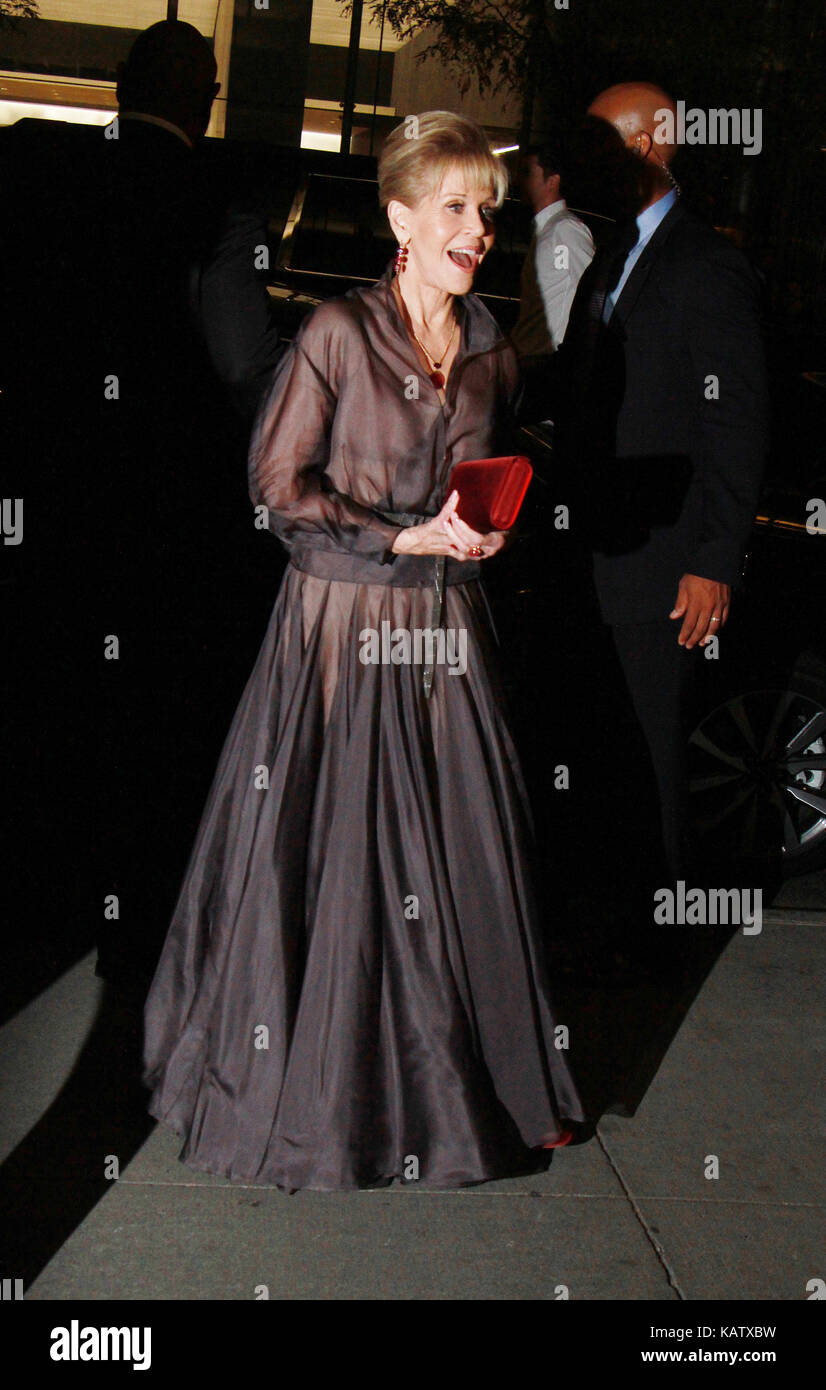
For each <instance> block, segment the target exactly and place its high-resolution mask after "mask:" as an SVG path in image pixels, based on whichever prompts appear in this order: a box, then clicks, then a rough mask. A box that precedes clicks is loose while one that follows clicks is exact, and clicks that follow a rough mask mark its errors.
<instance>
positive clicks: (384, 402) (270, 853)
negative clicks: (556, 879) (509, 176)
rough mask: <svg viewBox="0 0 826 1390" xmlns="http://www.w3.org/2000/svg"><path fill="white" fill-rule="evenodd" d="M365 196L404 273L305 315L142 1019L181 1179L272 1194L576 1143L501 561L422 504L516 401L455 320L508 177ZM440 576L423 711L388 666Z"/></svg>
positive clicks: (495, 430) (464, 155)
mask: <svg viewBox="0 0 826 1390" xmlns="http://www.w3.org/2000/svg"><path fill="white" fill-rule="evenodd" d="M411 129H413V134H412V138H411ZM379 192H380V197H381V201H382V205H383V206H384V207H386V208H387V211H388V216H389V219H390V223H391V226H392V228H393V231H394V233H395V235H396V237H397V240H398V241H399V245H400V252H399V255H398V256H397V258H396V266H395V269H394V267H392V266H391V267H388V271H387V272H386V274H385V275H384V277H383V278H382V279H381V280H380V281H379V282H378V283H377V284H376V285H375V286H373V287H371V288H369V289H356V290H352V291H350V292H349V293H348V294H346V295H344V296H343V297H341V298H339V299H337V300H333V301H330V302H328V303H326V304H323V305H321V306H320V307H319V308H318V309H316V310H315V312H314V313H313V314H312V316H311V317H310V318H309V319H308V320H306V321H305V322H304V324H303V325H302V328H301V330H300V332H299V334H298V335H297V338H296V340H295V342H294V344H293V346H292V348H291V349H290V351H289V353H288V354H287V356H286V357H285V358H284V359H283V360H282V362H281V363H280V364H279V366H278V367H277V369H276V371H275V373H274V376H273V379H272V383H271V386H270V389H269V391H268V394H267V395H266V397H265V399H264V402H263V404H262V407H261V410H260V412H259V416H258V420H257V423H256V427H255V430H254V434H253V440H252V446H251V454H250V490H251V496H252V498H253V501H254V502H255V503H256V504H257V505H259V506H260V507H263V508H265V509H266V514H267V516H268V519H269V525H270V527H271V528H272V530H274V531H275V533H276V534H277V535H278V536H279V537H280V539H281V541H282V542H283V543H284V545H285V546H286V547H287V549H288V551H289V558H290V563H289V565H288V567H287V571H286V574H285V577H284V580H283V583H282V585H281V589H280V592H279V594H278V598H277V601H276V604H275V608H274V611H273V614H272V618H271V621H270V624H269V628H268V630H267V633H266V635H265V637H264V641H263V645H262V647H261V651H260V654H259V657H258V660H257V663H256V665H255V668H254V670H253V672H252V675H251V677H250V679H249V682H248V684H247V687H246V689H245V691H244V694H243V696H242V698H241V701H240V704H239V706H238V709H237V711H236V714H235V717H234V719H233V722H232V726H231V728H230V731H229V734H228V737H227V740H226V743H225V746H224V749H223V752H222V754H221V758H220V762H219V765H218V768H217V771H216V774H215V779H214V782H213V785H212V789H211V792H210V795H209V798H208V801H207V805H206V808H205V810H204V814H203V818H202V821H201V825H200V829H199V831H198V835H197V838H196V842H195V845H194V848H193V851H192V855H191V858H190V862H189V865H188V868H187V872H186V875H185V878H184V882H183V885H182V888H181V892H180V897H179V900H178V903H177V907H176V910H175V914H174V917H173V920H172V923H171V926H170V929H169V933H168V936H167V939H166V943H165V946H164V949H163V953H162V956H161V959H160V962H159V964H158V968H157V971H156V974H155V977H154V980H153V983H152V987H151V990H150V994H149V997H148V1000H147V1003H146V1009H145V1050H144V1081H145V1084H146V1085H147V1086H149V1087H150V1088H151V1089H152V1096H151V1100H150V1103H149V1109H150V1112H151V1113H152V1114H153V1115H154V1116H155V1117H156V1118H157V1119H159V1120H162V1121H164V1122H165V1123H166V1124H167V1125H169V1126H171V1127H172V1128H173V1129H174V1130H176V1131H177V1132H178V1133H180V1134H182V1135H183V1136H185V1143H184V1147H183V1149H182V1151H181V1155H180V1157H181V1160H182V1161H183V1162H184V1163H186V1164H187V1165H188V1166H189V1167H191V1168H195V1169H203V1170H206V1171H208V1172H212V1173H216V1174H220V1175H222V1176H226V1177H230V1178H238V1179H241V1178H243V1179H245V1180H247V1181H253V1182H261V1183H273V1184H277V1185H278V1186H281V1187H283V1188H285V1189H287V1190H290V1191H293V1190H296V1189H298V1188H316V1189H324V1190H339V1189H346V1188H354V1187H362V1186H369V1185H375V1184H383V1183H387V1182H390V1181H392V1179H393V1178H394V1177H395V1178H403V1179H417V1180H419V1181H420V1182H421V1183H422V1184H426V1185H437V1186H459V1185H462V1184H467V1183H474V1182H481V1181H484V1180H486V1179H490V1178H497V1177H506V1176H509V1175H512V1174H517V1173H522V1172H529V1171H536V1170H538V1169H541V1168H543V1167H545V1166H547V1163H548V1162H549V1161H550V1153H549V1152H548V1150H549V1149H550V1148H552V1147H554V1146H556V1145H558V1144H559V1143H564V1142H566V1140H567V1138H568V1137H569V1134H570V1127H571V1122H573V1123H576V1122H580V1121H582V1120H584V1118H585V1116H584V1113H583V1109H582V1104H581V1101H580V1098H579V1096H578V1093H577V1089H576V1085H575V1083H574V1081H573V1079H572V1076H571V1073H570V1070H569V1067H568V1064H567V1060H566V1055H565V1051H564V1049H561V1048H559V1047H557V1046H555V1036H554V1027H555V1025H554V1020H553V1017H552V1012H551V1007H550V1004H549V1000H548V986H547V981H546V975H545V967H544V963H543V959H542V947H541V941H540V934H539V927H538V920H537V909H536V906H535V901H534V896H533V892H532V888H531V883H530V877H529V870H528V867H527V866H528V852H529V851H528V845H529V840H528V835H529V828H528V815H527V807H526V798H525V792H524V787H523V782H522V777H521V773H520V769H519V766H518V762H517V758H516V754H515V751H514V747H513V744H512V741H511V737H510V734H509V732H508V728H507V725H506V722H505V718H504V714H503V707H502V698H501V693H500V688H499V685H498V682H497V678H496V670H495V655H494V650H493V647H494V641H493V635H492V629H491V625H490V621H489V615H488V610H487V606H486V603H485V600H484V596H483V593H482V590H481V585H480V583H479V576H480V572H481V568H482V564H483V563H484V560H485V559H487V558H488V557H489V556H490V555H492V554H494V553H495V552H496V551H497V550H499V549H500V548H501V546H502V544H503V543H504V540H505V537H504V536H503V535H502V534H501V533H491V534H490V535H486V536H483V535H478V534H477V533H476V532H474V531H472V530H471V529H470V528H469V527H467V526H466V525H464V523H463V522H462V521H461V520H460V518H459V517H458V516H457V514H456V500H457V499H456V495H455V494H453V495H451V496H450V497H449V498H448V499H447V501H445V500H444V494H445V491H446V484H447V480H448V477H449V474H450V471H451V469H452V467H453V465H454V464H455V463H457V462H459V461H460V460H462V459H469V458H482V457H489V456H492V455H495V454H496V453H497V452H502V451H503V449H502V446H503V444H504V443H505V434H504V431H505V430H506V428H507V426H508V424H509V416H510V406H511V404H512V401H513V398H514V396H515V393H516V391H517V388H518V377H517V368H516V360H515V356H514V353H513V349H512V348H511V347H510V345H509V344H508V343H507V341H506V340H505V339H504V338H503V336H502V334H501V332H500V330H499V329H498V327H497V325H496V323H495V321H494V320H493V318H492V317H491V315H490V314H489V313H488V312H487V310H486V309H485V308H484V306H483V305H482V303H481V302H480V301H479V300H478V299H477V298H476V297H475V296H474V295H473V294H472V293H470V290H471V286H472V283H473V276H474V273H475V271H476V268H477V266H478V264H479V262H480V260H481V259H482V257H483V256H484V255H485V254H486V253H487V251H488V250H489V249H490V246H491V245H492V243H493V222H492V217H493V210H494V207H495V206H497V205H499V204H500V203H501V201H502V199H503V197H504V193H505V175H504V171H503V170H502V168H501V166H500V165H499V163H498V162H497V160H496V159H495V157H494V156H493V155H492V153H491V151H490V147H489V145H488V143H487V140H486V137H485V136H484V133H483V132H482V131H481V130H480V129H479V127H477V126H476V125H474V124H473V123H472V122H469V121H466V120H464V119H463V118H461V117H458V116H454V115H452V114H450V113H446V112H430V113H427V114H426V115H424V116H420V117H419V118H418V123H417V126H416V127H413V128H411V125H410V118H408V121H407V122H406V123H405V124H404V126H400V127H398V128H397V130H396V131H395V132H393V134H392V135H391V136H390V137H389V139H388V141H387V143H386V146H385V150H384V152H383V155H382V158H381V161H380V165H379ZM434 354H438V356H435V355H434ZM439 557H444V586H443V595H444V600H443V612H442V615H441V621H442V622H443V625H444V628H445V638H446V641H445V646H444V649H443V651H442V656H441V657H438V655H437V659H436V661H435V664H434V665H433V666H432V668H431V671H430V672H429V673H428V680H427V682H425V680H424V679H423V675H424V672H423V667H422V664H421V661H419V662H418V663H415V664H414V662H413V661H411V660H407V659H404V654H405V651H406V650H407V655H408V657H409V655H410V653H411V652H412V651H415V650H416V649H415V647H414V646H413V645H412V642H407V643H405V640H404V638H405V634H407V635H409V636H410V637H412V634H414V633H415V632H416V631H417V630H418V631H419V633H423V632H424V631H425V630H426V629H428V628H429V627H430V625H431V620H432V618H433V614H434V610H433V601H434V569H435V566H436V564H437V561H438V558H439ZM462 634H464V637H463V636H462ZM449 638H452V643H451V641H448V640H447V639H449ZM463 642H466V649H463ZM435 650H436V653H437V654H438V652H439V648H438V647H436V649H435ZM463 650H465V651H466V660H463V659H462V651H463ZM394 651H395V656H394V655H393V652H394ZM426 651H427V649H426V648H424V649H422V651H421V654H422V655H425V654H426ZM388 658H389V659H388ZM465 666H466V669H463V668H464V667H465ZM431 681H432V684H431ZM426 684H428V685H430V688H429V690H428V691H427V692H426V689H425V686H426ZM205 697H208V692H205Z"/></svg>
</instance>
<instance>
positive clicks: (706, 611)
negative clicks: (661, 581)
mask: <svg viewBox="0 0 826 1390" xmlns="http://www.w3.org/2000/svg"><path fill="white" fill-rule="evenodd" d="M730 602H731V588H730V586H729V585H728V584H718V583H717V581H716V580H715V579H701V577H700V575H699V574H684V575H683V577H682V579H681V580H680V583H679V587H678V589H677V601H676V603H675V604H674V607H673V609H672V610H671V612H670V613H669V615H668V616H669V618H682V619H683V625H682V627H681V628H680V635H679V637H678V638H677V641H678V642H679V644H680V646H681V647H695V646H696V645H697V643H698V642H699V643H700V646H701V647H704V646H705V644H706V642H707V641H708V639H709V637H715V636H716V635H717V633H718V632H719V631H720V628H721V627H725V624H726V620H727V618H728V610H729V603H730Z"/></svg>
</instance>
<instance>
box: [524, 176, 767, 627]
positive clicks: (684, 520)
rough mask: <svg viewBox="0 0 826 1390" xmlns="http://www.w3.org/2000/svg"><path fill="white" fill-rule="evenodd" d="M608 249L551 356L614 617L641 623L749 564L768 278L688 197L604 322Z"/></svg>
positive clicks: (608, 610)
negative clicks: (684, 579) (694, 587)
mask: <svg viewBox="0 0 826 1390" xmlns="http://www.w3.org/2000/svg"><path fill="white" fill-rule="evenodd" d="M606 254H609V253H608V252H603V253H601V254H598V255H597V257H596V258H595V260H594V261H593V262H592V263H591V265H590V266H589V268H588V270H587V271H586V272H585V274H584V275H583V277H582V280H581V282H580V285H579V288H578V292H577V295H576V298H575V301H574V304H573V306H572V310H571V316H570V319H569V324H568V330H567V332H566V336H565V341H564V343H563V346H562V348H561V350H560V352H559V353H558V354H556V355H555V358H553V359H551V363H550V369H551V371H552V374H553V375H552V386H553V392H554V398H555V404H554V418H555V419H556V420H557V422H558V438H559V451H560V457H561V461H562V468H563V473H564V475H566V477H567V484H566V486H567V488H568V490H569V494H570V497H571V502H572V508H573V513H574V516H573V521H574V524H575V525H576V526H577V528H578V530H579V533H580V535H582V536H583V538H585V539H586V540H587V542H588V544H589V545H590V547H591V549H592V551H593V563H594V578H595V582H596V588H597V594H598V597H599V601H600V606H601V609H602V614H603V617H604V619H605V620H606V621H607V622H610V623H617V622H643V621H648V620H651V619H654V618H657V617H664V616H666V615H667V614H668V613H669V611H670V609H671V607H672V605H673V602H674V599H675V597H676V593H677V585H678V583H679V580H680V577H681V576H682V575H683V574H685V573H690V574H697V575H702V576H704V577H705V578H708V579H714V580H717V581H719V582H722V583H726V584H732V583H733V582H734V581H735V580H736V579H737V577H738V574H739V571H740V567H741V564H742V556H743V551H744V547H745V544H746V541H747V538H748V535H749V531H750V528H751V524H752V521H753V517H754V513H755V508H756V505H757V500H758V495H759V489H760V482H761V477H762V472H763V467H764V461H765V455H766V448H767V439H768V411H767V400H768V396H767V383H766V369H765V363H764V354H763V346H762V341H761V332H760V323H759V302H758V282H757V279H756V277H755V275H754V273H753V272H752V270H751V268H750V266H749V264H748V262H747V260H746V258H745V257H744V256H743V255H742V253H741V252H740V251H738V250H737V249H736V247H734V246H733V245H732V244H731V243H730V242H729V241H728V240H726V239H725V238H724V237H723V236H721V235H719V234H718V233H717V232H715V231H714V230H713V229H712V228H710V227H708V226H707V225H706V224H705V223H703V222H701V221H700V220H699V219H698V218H696V217H694V216H693V215H692V214H691V213H689V212H688V211H687V210H686V209H685V208H684V207H683V206H682V204H681V203H680V202H677V203H676V204H675V205H674V207H673V208H671V209H670V211H669V212H668V213H667V214H666V216H665V218H664V219H663V221H662V222H661V224H660V226H659V227H658V228H657V230H656V231H655V233H654V235H653V236H652V237H651V240H650V241H649V242H648V244H647V246H646V247H645V250H644V251H643V253H642V255H641V256H640V258H639V260H638V261H637V263H636V265H635V267H634V269H633V271H632V272H631V275H630V276H629V278H628V280H627V281H626V283H625V285H624V287H623V290H622V293H621V294H620V296H619V298H618V299H617V303H616V306H615V309H614V311H613V314H612V315H611V318H610V319H609V322H608V324H607V325H603V324H602V323H601V321H600V322H599V327H598V328H597V329H596V330H595V329H594V327H593V323H594V314H595V312H596V313H598V311H599V303H597V302H596V301H597V300H598V299H599V293H598V286H599V277H600V274H601V271H602V269H603V267H604V260H603V257H604V256H605V255H606ZM546 413H547V402H546Z"/></svg>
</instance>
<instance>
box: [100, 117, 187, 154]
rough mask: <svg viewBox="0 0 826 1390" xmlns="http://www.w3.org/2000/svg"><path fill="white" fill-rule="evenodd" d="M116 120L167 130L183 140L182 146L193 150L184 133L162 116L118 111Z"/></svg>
mask: <svg viewBox="0 0 826 1390" xmlns="http://www.w3.org/2000/svg"><path fill="white" fill-rule="evenodd" d="M118 120H119V121H145V122H146V124H147V125H157V126H160V128H161V130H168V131H170V132H171V133H172V134H173V135H177V137H178V139H179V140H183V142H184V144H185V145H188V146H189V148H190V149H191V150H194V148H195V146H194V145H193V143H192V141H191V140H190V138H189V136H188V135H187V133H186V131H185V130H181V127H180V126H179V125H175V124H174V123H173V122H172V121H167V120H165V118H164V117H163V116H150V115H149V114H148V113H147V112H146V111H119V112H118Z"/></svg>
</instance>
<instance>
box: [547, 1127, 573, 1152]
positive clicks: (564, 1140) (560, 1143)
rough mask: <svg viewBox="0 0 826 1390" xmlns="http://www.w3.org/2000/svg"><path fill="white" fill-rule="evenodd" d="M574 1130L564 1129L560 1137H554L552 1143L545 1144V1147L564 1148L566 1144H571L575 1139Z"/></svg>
mask: <svg viewBox="0 0 826 1390" xmlns="http://www.w3.org/2000/svg"><path fill="white" fill-rule="evenodd" d="M573 1137H574V1135H573V1130H570V1129H563V1131H562V1133H561V1134H560V1136H559V1138H558V1139H554V1140H553V1142H552V1143H551V1144H543V1145H542V1148H543V1149H564V1147H565V1145H566V1144H570V1142H571V1140H572V1139H573Z"/></svg>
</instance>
